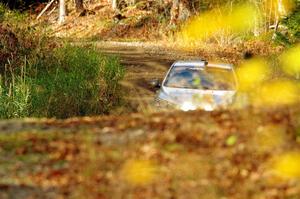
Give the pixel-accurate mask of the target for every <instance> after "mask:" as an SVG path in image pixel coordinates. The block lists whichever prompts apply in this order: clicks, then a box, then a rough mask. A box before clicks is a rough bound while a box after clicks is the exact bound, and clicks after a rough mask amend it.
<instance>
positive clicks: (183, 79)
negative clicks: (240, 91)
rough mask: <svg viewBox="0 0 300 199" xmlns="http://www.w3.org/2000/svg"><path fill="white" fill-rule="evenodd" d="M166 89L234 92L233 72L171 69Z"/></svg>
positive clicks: (187, 68)
mask: <svg viewBox="0 0 300 199" xmlns="http://www.w3.org/2000/svg"><path fill="white" fill-rule="evenodd" d="M164 86H166V87H172V88H188V89H204V90H234V89H235V81H234V76H233V72H232V71H231V70H229V69H221V68H211V67H207V68H195V67H184V66H179V67H173V69H172V70H171V71H170V73H169V74H168V77H167V78H166V81H165V83H164Z"/></svg>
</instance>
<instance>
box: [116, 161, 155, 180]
mask: <svg viewBox="0 0 300 199" xmlns="http://www.w3.org/2000/svg"><path fill="white" fill-rule="evenodd" d="M121 173H122V176H123V177H124V179H125V180H126V181H127V182H129V183H130V184H132V185H146V184H150V183H152V182H153V181H154V180H155V178H156V175H157V167H156V166H155V165H154V164H153V163H152V162H151V161H149V160H129V161H127V162H126V163H125V164H124V165H123V167H122V171H121Z"/></svg>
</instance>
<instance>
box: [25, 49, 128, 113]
mask: <svg viewBox="0 0 300 199" xmlns="http://www.w3.org/2000/svg"><path fill="white" fill-rule="evenodd" d="M32 70H34V71H36V74H35V75H34V76H35V77H34V78H33V79H32V82H31V84H32V85H31V87H32V96H31V111H32V113H31V116H35V117H58V118H66V117H72V116H84V115H98V114H103V113H108V112H109V110H111V109H113V107H114V106H115V105H118V103H116V102H118V101H119V99H120V97H121V96H120V95H119V92H118V86H119V84H118V82H119V80H120V79H122V78H123V76H124V69H123V67H122V66H121V65H120V64H119V61H118V59H117V58H115V57H106V56H103V55H101V53H100V52H99V51H97V50H96V49H94V48H82V47H75V46H70V45H66V46H64V47H62V48H60V49H57V50H55V51H54V53H53V55H52V56H49V57H48V58H46V59H44V60H41V61H40V62H38V63H37V64H36V65H35V66H34V67H33V68H32Z"/></svg>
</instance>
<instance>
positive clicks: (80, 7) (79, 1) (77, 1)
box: [75, 0, 84, 12]
mask: <svg viewBox="0 0 300 199" xmlns="http://www.w3.org/2000/svg"><path fill="white" fill-rule="evenodd" d="M75 6H76V12H82V11H83V10H84V7H83V0H75Z"/></svg>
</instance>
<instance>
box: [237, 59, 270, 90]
mask: <svg viewBox="0 0 300 199" xmlns="http://www.w3.org/2000/svg"><path fill="white" fill-rule="evenodd" d="M269 73H270V70H269V66H268V64H267V63H266V62H265V61H264V60H263V59H251V60H249V61H246V62H244V63H243V64H242V65H241V66H240V67H239V68H238V69H237V77H238V82H239V90H240V91H251V90H252V89H254V88H257V86H258V85H259V84H260V83H261V82H262V81H263V80H265V79H266V78H267V77H268V75H269Z"/></svg>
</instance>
